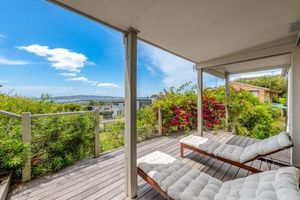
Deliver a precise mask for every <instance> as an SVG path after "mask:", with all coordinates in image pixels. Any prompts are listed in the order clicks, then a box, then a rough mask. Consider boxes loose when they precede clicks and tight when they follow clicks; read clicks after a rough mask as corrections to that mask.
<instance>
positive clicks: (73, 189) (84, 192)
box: [10, 132, 288, 200]
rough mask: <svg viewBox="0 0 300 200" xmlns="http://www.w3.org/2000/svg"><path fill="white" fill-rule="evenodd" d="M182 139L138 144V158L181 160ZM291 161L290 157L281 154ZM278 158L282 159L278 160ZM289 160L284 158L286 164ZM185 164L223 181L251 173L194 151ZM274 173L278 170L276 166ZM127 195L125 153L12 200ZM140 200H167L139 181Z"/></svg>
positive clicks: (92, 161)
mask: <svg viewBox="0 0 300 200" xmlns="http://www.w3.org/2000/svg"><path fill="white" fill-rule="evenodd" d="M204 136H205V137H208V138H212V139H214V140H217V141H219V142H222V143H228V144H233V145H239V146H248V145H251V144H253V143H254V142H255V140H253V139H249V138H247V137H243V136H237V135H232V134H229V133H224V132H221V133H219V134H216V135H213V134H211V133H207V132H205V133H204ZM181 137H183V136H182V135H176V136H172V137H160V138H155V139H152V140H149V141H146V142H143V143H140V144H138V157H141V156H143V155H146V154H148V153H150V152H153V151H162V152H165V153H167V154H170V155H172V156H174V157H176V158H178V159H180V153H179V139H180V138H181ZM278 155H279V156H281V157H288V156H287V154H283V153H281V154H278ZM277 157H278V156H277ZM284 159H285V160H286V159H287V158H283V160H284ZM183 162H185V163H187V164H188V165H190V166H192V167H193V168H194V169H199V170H201V171H203V172H205V173H208V174H209V175H211V176H214V177H215V178H217V179H219V180H223V181H226V180H232V179H235V178H238V177H245V176H247V175H248V174H249V173H248V171H246V170H243V169H239V168H237V167H235V166H231V165H230V164H227V163H223V162H221V161H218V160H215V159H213V158H210V157H207V156H203V155H199V154H197V153H194V152H192V151H190V150H186V151H185V158H184V159H183ZM249 165H251V166H254V167H258V168H260V169H262V170H267V169H268V168H269V167H268V165H267V164H266V163H265V162H262V161H253V162H252V163H249ZM271 168H272V169H277V168H278V166H276V165H274V164H272V165H271ZM125 197H126V195H125V193H124V149H123V148H120V149H117V150H115V151H112V152H109V153H106V154H103V155H101V156H100V157H99V158H88V159H86V160H83V161H80V162H78V163H77V164H76V165H74V166H71V167H68V168H66V169H64V170H62V171H61V172H59V173H56V174H53V175H50V176H44V177H42V178H39V179H36V180H33V181H31V182H30V183H27V184H25V185H24V186H23V187H22V188H16V189H14V190H13V192H12V194H11V197H10V199H12V200H25V199H32V200H35V199H36V200H37V199H47V200H48V199H49V200H52V199H56V200H62V199H64V200H65V199H72V200H77V199H105V200H106V199H114V200H121V199H125ZM138 197H139V199H143V200H161V199H163V198H162V197H161V196H160V195H159V194H158V193H157V192H155V191H154V190H152V188H151V187H149V186H148V185H147V184H146V183H145V181H144V180H143V179H141V178H140V177H139V178H138Z"/></svg>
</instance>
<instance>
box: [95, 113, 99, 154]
mask: <svg viewBox="0 0 300 200" xmlns="http://www.w3.org/2000/svg"><path fill="white" fill-rule="evenodd" d="M94 115H95V123H96V125H95V147H94V149H95V157H98V156H99V155H100V127H99V126H100V110H99V108H96V109H95V113H94Z"/></svg>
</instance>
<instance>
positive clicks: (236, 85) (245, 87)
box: [231, 83, 270, 102]
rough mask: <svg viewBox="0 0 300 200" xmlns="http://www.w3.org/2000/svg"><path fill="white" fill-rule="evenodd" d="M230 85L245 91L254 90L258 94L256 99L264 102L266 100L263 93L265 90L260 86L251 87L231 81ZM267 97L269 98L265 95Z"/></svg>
mask: <svg viewBox="0 0 300 200" xmlns="http://www.w3.org/2000/svg"><path fill="white" fill-rule="evenodd" d="M231 87H232V88H233V89H235V90H238V91H239V90H246V91H250V92H254V91H257V93H258V95H257V97H258V99H259V101H260V102H265V100H266V95H267V94H265V90H264V89H260V88H256V87H251V86H248V85H242V84H237V83H232V84H231ZM267 99H270V98H269V97H267Z"/></svg>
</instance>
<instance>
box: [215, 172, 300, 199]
mask: <svg viewBox="0 0 300 200" xmlns="http://www.w3.org/2000/svg"><path fill="white" fill-rule="evenodd" d="M298 184H299V170H298V169H296V168H294V167H284V168H280V169H278V170H273V171H267V172H262V173H258V174H253V175H250V176H248V177H246V178H239V179H235V180H232V181H227V182H224V183H223V184H222V186H221V187H220V190H219V192H218V194H216V195H215V198H214V200H224V199H230V200H242V199H243V200H300V192H299V189H298Z"/></svg>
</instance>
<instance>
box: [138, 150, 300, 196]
mask: <svg viewBox="0 0 300 200" xmlns="http://www.w3.org/2000/svg"><path fill="white" fill-rule="evenodd" d="M137 163H138V167H139V168H140V169H142V170H143V171H144V172H145V173H147V174H148V176H150V177H151V178H152V179H154V180H155V181H156V182H157V183H158V184H159V185H160V187H161V189H162V190H163V191H165V192H166V193H167V194H168V195H169V196H170V197H172V198H173V199H175V200H300V191H299V189H298V184H299V170H298V169H296V168H294V167H284V168H280V169H278V170H273V171H267V172H262V173H258V174H253V175H250V176H248V177H246V178H239V179H235V180H232V181H227V182H222V181H219V180H217V179H215V178H213V177H211V176H209V175H207V174H205V173H202V172H200V171H199V170H195V169H192V168H191V167H190V166H188V165H186V164H184V163H183V162H182V161H180V160H176V159H175V158H173V157H171V156H169V155H167V154H164V153H161V152H158V151H157V152H154V153H151V154H148V155H146V156H144V157H142V158H140V159H138V162H137Z"/></svg>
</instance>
